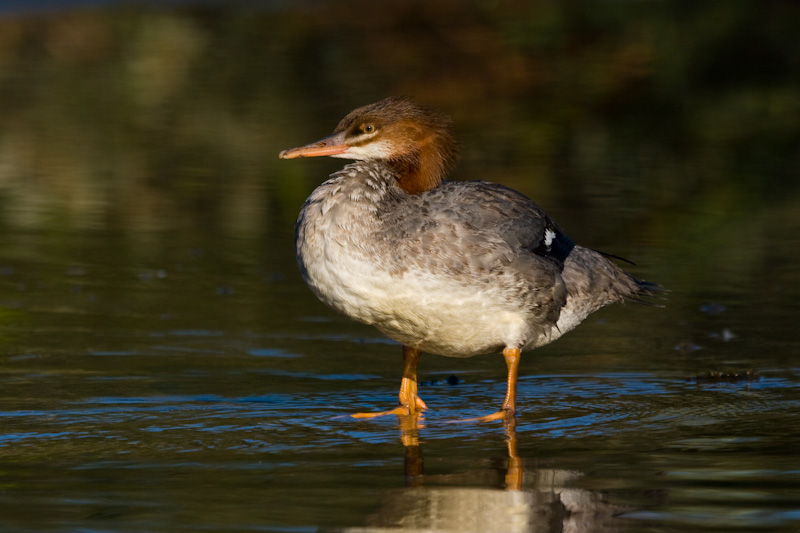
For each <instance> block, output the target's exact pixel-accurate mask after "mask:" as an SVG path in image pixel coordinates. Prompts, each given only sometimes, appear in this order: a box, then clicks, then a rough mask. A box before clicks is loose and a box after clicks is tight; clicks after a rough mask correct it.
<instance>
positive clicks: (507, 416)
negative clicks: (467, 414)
mask: <svg viewBox="0 0 800 533" xmlns="http://www.w3.org/2000/svg"><path fill="white" fill-rule="evenodd" d="M513 419H514V411H512V410H509V409H501V410H499V411H497V412H496V413H492V414H490V415H485V416H479V417H476V418H465V419H464V420H456V422H493V421H495V420H503V421H508V420H513Z"/></svg>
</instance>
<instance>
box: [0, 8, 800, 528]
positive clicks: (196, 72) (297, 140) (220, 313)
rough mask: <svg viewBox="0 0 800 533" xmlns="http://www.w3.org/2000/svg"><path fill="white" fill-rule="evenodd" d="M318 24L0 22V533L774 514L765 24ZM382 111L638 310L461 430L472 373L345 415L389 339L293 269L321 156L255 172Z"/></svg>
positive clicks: (794, 521) (782, 407)
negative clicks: (554, 230) (425, 115)
mask: <svg viewBox="0 0 800 533" xmlns="http://www.w3.org/2000/svg"><path fill="white" fill-rule="evenodd" d="M336 5H341V4H333V3H332V4H330V5H328V4H326V3H312V4H303V5H301V6H270V9H266V8H261V7H258V6H253V5H249V6H238V7H231V6H230V5H215V4H213V3H206V4H202V5H200V6H196V7H188V6H186V5H183V6H178V7H175V6H174V5H172V6H165V7H162V8H159V7H158V6H157V5H156V4H153V5H151V6H150V7H141V6H140V7H138V8H132V7H125V6H124V5H122V6H120V5H117V4H116V3H115V5H114V6H113V7H108V8H106V9H97V8H93V9H88V8H81V9H78V8H76V9H72V10H66V11H59V12H50V11H47V9H45V8H44V7H43V8H42V9H41V10H40V11H36V12H34V13H30V14H25V13H16V12H14V13H9V14H6V15H5V16H4V18H0V36H2V37H0V63H1V64H2V65H3V68H2V76H0V94H2V95H3V98H2V100H3V102H4V103H3V107H4V109H3V113H2V115H3V118H2V120H1V121H0V379H1V380H2V384H3V385H2V387H0V511H2V512H0V530H4V531H119V532H123V531H183V530H207V531H250V530H254V531H288V532H296V531H318V530H323V531H376V530H390V529H392V528H394V530H398V529H399V530H406V531H420V530H426V531H427V530H434V531H443V530H451V531H467V530H473V531H503V532H506V531H535V532H539V531H542V532H544V531H548V532H549V531H609V532H611V531H620V532H623V531H624V532H644V531H648V532H650V531H657V532H663V531H692V532H694V531H725V532H730V531H780V532H789V531H797V530H798V528H800V469H799V468H798V464H800V463H798V459H797V458H798V452H797V451H798V449H800V429H799V428H800V426H798V416H797V412H798V407H799V406H798V403H799V402H800V364H798V356H797V353H798V341H797V333H796V324H797V323H798V318H800V316H799V313H798V305H797V301H799V300H800V299H799V298H798V297H799V296H800V294H798V292H799V291H798V288H797V287H798V284H797V280H798V279H800V271H799V270H798V266H797V265H798V264H800V246H798V245H799V244H800V242H799V241H798V237H797V236H798V235H800V232H798V230H799V229H800V187H798V184H800V180H798V179H797V176H798V175H800V172H799V171H800V168H799V166H798V165H799V163H798V159H797V155H796V153H797V152H796V148H797V146H798V142H800V131H798V127H797V124H800V116H798V114H800V100H799V99H798V96H797V92H796V83H795V82H796V79H797V75H798V72H797V68H796V67H797V65H798V64H800V63H798V62H797V61H796V58H797V57H800V51H798V47H797V45H796V44H793V43H795V42H796V39H794V38H793V37H792V35H793V33H792V31H793V29H792V28H791V25H792V24H790V21H792V20H796V17H795V18H792V17H794V16H795V15H796V14H797V10H796V7H794V6H792V5H791V4H790V3H782V2H775V3H772V4H770V6H771V7H769V8H763V7H761V4H760V3H757V2H725V3H707V4H704V6H703V7H692V6H689V5H686V6H683V5H678V4H673V3H624V2H622V3H621V2H609V3H600V4H598V6H599V7H598V8H597V9H596V10H594V11H591V12H589V11H582V10H581V8H577V7H575V6H572V7H569V6H566V7H565V6H562V5H561V4H560V3H547V2H542V3H537V4H536V5H535V6H532V7H528V8H522V7H520V6H507V5H504V4H496V5H495V4H491V3H486V2H484V3H476V4H475V5H474V6H471V7H469V8H468V9H460V8H457V7H456V6H449V7H448V4H446V3H443V4H437V5H436V6H435V7H431V8H430V9H424V8H422V7H421V5H417V4H413V3H412V4H403V5H399V4H398V5H391V7H389V8H386V11H381V12H377V11H376V10H374V9H372V8H370V6H369V5H368V4H364V5H361V6H360V8H359V9H360V11H358V12H359V13H360V15H359V16H353V13H352V12H350V11H349V10H350V9H356V7H352V6H356V4H352V5H351V7H348V8H347V9H344V8H343V9H344V10H343V11H339V10H337V9H335V8H334V6H336ZM404 6H406V7H404ZM389 15H391V16H389ZM444 20H447V21H448V22H447V24H444V23H443V22H442V21H444ZM754 20H755V21H758V24H752V21H754ZM434 29H436V30H435V31H434ZM689 29H691V31H689ZM741 43H746V46H745V45H743V44H741ZM731 57H736V58H738V59H737V61H736V62H735V68H733V67H732V66H731V63H730V62H731V61H732V59H731ZM775 65H779V66H780V67H781V68H778V67H775ZM397 93H412V94H415V95H417V97H418V98H419V99H421V100H423V101H425V102H427V103H431V104H435V105H437V106H439V107H442V108H443V109H445V110H446V111H448V112H449V113H452V114H453V115H454V119H455V125H456V131H457V135H458V137H459V139H460V141H461V142H462V152H463V154H464V160H463V162H462V164H461V166H460V167H459V170H458V171H457V176H456V177H458V178H463V179H469V178H478V177H482V178H491V179H493V180H494V181H499V182H502V183H504V184H506V185H509V186H513V187H515V188H517V189H519V190H521V191H523V192H524V193H526V194H528V195H529V196H531V197H533V198H535V199H536V200H537V202H539V203H540V204H541V205H542V206H543V207H545V208H546V209H547V210H548V212H550V213H551V214H552V215H553V216H554V217H555V218H556V219H557V220H558V221H559V223H560V224H561V225H562V226H563V227H564V229H565V230H566V231H567V233H568V234H569V235H571V236H572V237H573V238H575V240H576V241H578V242H580V243H582V244H585V245H588V246H592V247H595V248H598V249H601V250H606V251H609V252H612V253H615V254H618V255H621V256H624V257H628V258H630V259H632V260H634V261H636V263H637V265H636V266H627V267H626V268H628V269H630V270H631V272H633V273H635V274H636V275H638V276H640V277H644V278H646V279H648V280H654V281H658V282H660V283H662V284H663V285H664V286H666V287H668V288H669V289H670V291H671V292H670V293H669V294H668V295H667V299H666V300H665V301H663V302H660V303H661V304H663V307H647V306H639V305H634V304H627V305H618V306H614V307H611V308H607V309H604V310H602V311H600V312H598V313H596V314H595V315H593V316H592V317H590V318H589V319H588V320H587V321H586V322H585V323H584V324H582V325H581V326H580V327H579V328H578V329H577V330H575V331H573V332H571V333H570V334H568V335H566V336H565V337H564V338H562V339H560V340H559V341H557V342H556V343H554V344H552V345H550V346H547V347H544V348H541V349H539V350H536V351H535V352H531V353H525V354H523V358H522V365H521V373H520V374H521V378H520V383H519V393H518V395H519V396H518V407H519V414H518V416H517V418H516V422H515V424H513V425H511V426H503V424H501V423H499V422H498V423H490V424H474V423H463V422H460V421H462V420H463V419H465V418H469V417H474V416H479V415H482V414H487V413H489V412H492V411H494V410H496V409H497V408H498V407H499V405H500V403H501V401H502V398H503V394H504V392H505V364H504V362H503V360H502V357H500V356H498V355H488V356H483V357H475V358H471V359H468V360H456V359H448V358H442V357H436V356H430V355H423V358H422V362H421V366H420V380H421V385H420V395H421V397H422V398H423V399H424V400H425V401H426V402H427V404H428V406H429V408H430V409H429V410H428V411H427V412H426V413H425V414H424V417H423V418H421V419H418V420H407V419H402V420H399V419H397V418H396V417H386V418H381V419H376V420H369V421H363V420H362V421H357V420H353V419H351V418H349V417H347V416H346V415H348V414H349V413H353V412H356V411H365V410H382V409H387V408H390V407H393V406H394V404H395V402H396V395H397V388H398V386H399V381H400V375H401V356H400V348H399V346H397V345H396V344H394V343H392V342H391V341H388V340H386V339H385V338H383V337H382V336H381V335H380V334H379V333H378V332H377V331H375V330H373V329H371V328H369V327H366V326H362V325H359V324H354V323H352V322H350V321H349V320H347V319H346V318H344V317H341V316H338V315H336V314H333V313H332V312H330V311H328V310H327V309H326V308H324V307H323V306H322V305H321V304H320V303H319V302H317V301H316V299H315V298H314V297H313V295H311V294H310V292H309V291H308V289H307V288H306V287H305V286H304V285H303V283H302V281H301V279H300V277H299V275H298V273H297V270H296V266H295V264H294V251H293V235H292V231H293V222H294V218H295V216H296V214H297V212H298V210H299V207H300V204H301V203H302V201H303V199H304V198H305V197H306V196H307V195H308V194H309V192H310V191H311V190H312V189H313V187H314V186H315V185H316V184H317V183H319V182H320V181H321V180H322V179H323V178H324V176H325V175H327V174H328V173H329V172H331V171H333V170H335V169H336V168H339V167H340V166H341V161H322V160H302V161H279V160H278V159H277V153H278V152H279V151H280V150H281V149H284V148H287V147H290V146H296V145H299V144H301V143H304V142H307V141H311V140H313V139H316V138H319V137H322V136H323V135H325V134H326V133H328V132H329V131H330V130H331V129H332V128H333V126H334V125H335V124H336V122H337V121H338V119H339V118H341V116H342V115H344V113H346V112H347V111H349V110H350V109H351V108H353V107H356V106H358V105H362V104H365V103H368V102H370V101H374V100H377V99H379V98H381V97H383V96H386V95H387V94H397Z"/></svg>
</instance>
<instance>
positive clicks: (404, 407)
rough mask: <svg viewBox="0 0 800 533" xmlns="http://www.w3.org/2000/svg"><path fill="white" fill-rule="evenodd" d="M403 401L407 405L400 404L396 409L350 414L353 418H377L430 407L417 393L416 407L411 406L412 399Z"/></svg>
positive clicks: (410, 412) (405, 413) (412, 412)
mask: <svg viewBox="0 0 800 533" xmlns="http://www.w3.org/2000/svg"><path fill="white" fill-rule="evenodd" d="M402 403H404V404H405V405H400V406H398V407H395V408H394V409H392V410H390V411H379V412H377V413H353V414H352V415H350V416H351V417H353V418H377V417H379V416H386V415H399V416H407V415H411V414H415V413H418V412H420V411H424V410H426V409H427V408H428V406H427V405H425V402H423V401H422V398H420V397H419V396H416V395H415V396H414V404H413V405H414V408H413V409H412V408H411V402H410V401H409V402H407V403H406V402H402Z"/></svg>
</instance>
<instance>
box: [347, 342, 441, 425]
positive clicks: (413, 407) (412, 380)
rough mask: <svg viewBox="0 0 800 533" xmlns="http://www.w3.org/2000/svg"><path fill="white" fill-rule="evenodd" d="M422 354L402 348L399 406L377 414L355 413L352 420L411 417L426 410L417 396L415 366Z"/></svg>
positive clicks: (425, 406)
mask: <svg viewBox="0 0 800 533" xmlns="http://www.w3.org/2000/svg"><path fill="white" fill-rule="evenodd" d="M421 356H422V352H420V351H419V350H418V349H416V348H410V347H408V346H403V381H401V382H400V395H399V398H400V406H399V407H397V408H395V409H392V410H390V411H381V412H378V413H355V414H352V415H350V416H352V417H353V418H375V417H377V416H385V415H413V414H416V413H418V412H420V411H424V410H425V409H427V408H428V406H427V405H425V402H423V401H422V399H421V398H420V397H419V396H417V366H418V365H419V360H420V357H421Z"/></svg>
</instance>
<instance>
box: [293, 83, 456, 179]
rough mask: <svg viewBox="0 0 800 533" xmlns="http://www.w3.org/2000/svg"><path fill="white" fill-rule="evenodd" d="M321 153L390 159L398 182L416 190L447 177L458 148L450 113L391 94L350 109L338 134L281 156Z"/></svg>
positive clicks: (348, 157) (312, 155)
mask: <svg viewBox="0 0 800 533" xmlns="http://www.w3.org/2000/svg"><path fill="white" fill-rule="evenodd" d="M317 156H330V157H339V158H343V159H355V160H359V161H382V162H385V163H386V165H387V166H389V167H390V168H391V169H392V171H393V172H394V173H395V176H396V178H397V181H398V185H399V186H400V187H401V188H402V189H403V190H405V191H406V192H407V193H409V194H417V193H420V192H422V191H426V190H430V189H433V188H435V187H437V186H438V185H439V184H440V183H441V182H442V179H444V177H445V176H446V174H447V173H448V172H449V171H450V170H452V168H453V167H454V166H455V163H456V162H457V160H458V150H457V146H456V142H455V139H454V138H453V134H452V132H451V122H450V119H449V118H448V117H447V116H445V115H443V114H441V113H439V112H438V111H435V110H433V109H430V108H427V107H423V106H421V105H419V104H416V103H415V102H413V101H412V100H410V99H408V98H405V97H391V98H386V99H385V100H381V101H380V102H376V103H374V104H370V105H367V106H364V107H360V108H358V109H356V110H354V111H351V112H350V113H349V114H348V115H347V116H346V117H344V118H343V119H342V120H341V122H339V125H338V126H337V127H336V129H335V130H334V132H333V134H331V135H329V136H328V137H325V138H324V139H321V140H319V141H317V142H314V143H311V144H307V145H305V146H299V147H297V148H290V149H288V150H284V151H282V152H281V153H280V156H279V157H281V158H282V159H292V158H295V157H317Z"/></svg>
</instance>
